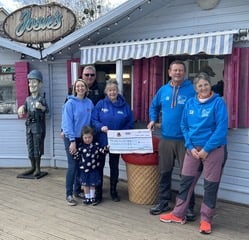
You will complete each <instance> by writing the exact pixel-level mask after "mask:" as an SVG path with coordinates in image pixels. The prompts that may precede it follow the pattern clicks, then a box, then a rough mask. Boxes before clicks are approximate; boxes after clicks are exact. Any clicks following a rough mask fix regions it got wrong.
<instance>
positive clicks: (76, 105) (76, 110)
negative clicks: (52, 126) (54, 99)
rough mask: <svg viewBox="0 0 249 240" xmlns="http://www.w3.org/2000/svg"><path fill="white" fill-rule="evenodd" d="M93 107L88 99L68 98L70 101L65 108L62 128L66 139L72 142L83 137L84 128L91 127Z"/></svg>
mask: <svg viewBox="0 0 249 240" xmlns="http://www.w3.org/2000/svg"><path fill="white" fill-rule="evenodd" d="M93 107H94V105H93V103H92V101H91V100H90V99H89V98H88V97H85V98H84V99H79V98H77V97H75V96H68V101H67V102H66V103H65V105H64V107H63V113H62V124H61V128H62V131H63V132H64V134H65V137H67V138H69V140H70V141H74V140H75V138H80V137H81V130H82V127H83V126H86V125H88V126H90V124H91V114H92V110H93Z"/></svg>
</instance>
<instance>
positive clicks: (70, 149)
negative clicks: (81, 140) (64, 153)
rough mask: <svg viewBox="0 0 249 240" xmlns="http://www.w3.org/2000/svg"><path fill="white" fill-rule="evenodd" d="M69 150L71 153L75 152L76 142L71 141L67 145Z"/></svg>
mask: <svg viewBox="0 0 249 240" xmlns="http://www.w3.org/2000/svg"><path fill="white" fill-rule="evenodd" d="M69 152H70V153H71V154H75V153H76V142H71V143H70V145H69Z"/></svg>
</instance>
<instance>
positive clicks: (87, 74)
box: [84, 73, 95, 77]
mask: <svg viewBox="0 0 249 240" xmlns="http://www.w3.org/2000/svg"><path fill="white" fill-rule="evenodd" d="M84 75H85V76H86V77H89V76H91V77H94V76H95V74H94V73H84Z"/></svg>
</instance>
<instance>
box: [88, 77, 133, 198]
mask: <svg viewBox="0 0 249 240" xmlns="http://www.w3.org/2000/svg"><path fill="white" fill-rule="evenodd" d="M105 94H106V97H105V98H104V99H102V100H100V101H99V102H98V103H97V105H96V106H95V107H94V110H93V113H92V125H93V127H95V129H96V132H97V140H98V142H99V143H100V145H101V146H102V147H103V146H107V145H108V140H107V132H108V130H124V129H132V128H133V124H134V121H133V115H132V111H131V108H130V106H129V104H128V103H127V102H126V100H125V99H124V97H123V96H121V95H120V94H119V89H118V82H117V81H116V80H108V81H107V82H106V87H105ZM119 157H120V154H112V153H110V154H109V166H110V194H111V198H112V200H113V201H115V202H118V201H120V198H119V196H118V193H117V183H118V176H119ZM102 163H103V165H102V166H101V167H100V175H101V178H102V184H101V190H100V191H98V195H99V196H96V197H97V200H98V201H100V202H101V201H102V186H103V169H104V164H105V161H102Z"/></svg>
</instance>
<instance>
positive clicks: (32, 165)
mask: <svg viewBox="0 0 249 240" xmlns="http://www.w3.org/2000/svg"><path fill="white" fill-rule="evenodd" d="M29 159H30V162H31V168H30V169H29V170H27V171H25V172H23V173H22V175H24V176H26V175H30V174H32V173H33V172H34V171H35V158H29Z"/></svg>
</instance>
